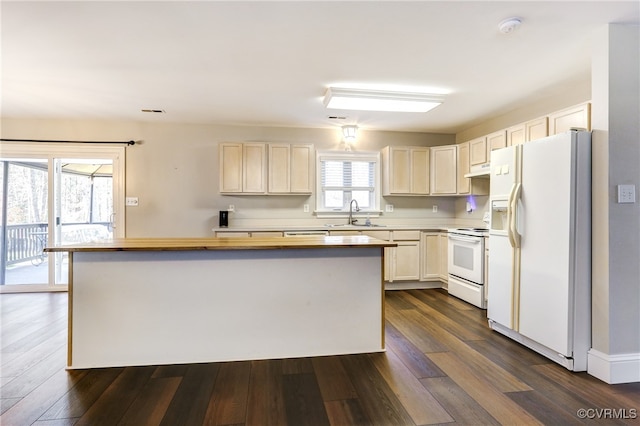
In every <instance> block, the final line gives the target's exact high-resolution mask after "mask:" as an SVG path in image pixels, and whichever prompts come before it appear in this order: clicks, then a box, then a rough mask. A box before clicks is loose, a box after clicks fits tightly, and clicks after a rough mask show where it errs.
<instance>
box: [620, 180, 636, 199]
mask: <svg viewBox="0 0 640 426" xmlns="http://www.w3.org/2000/svg"><path fill="white" fill-rule="evenodd" d="M635 202H636V186H635V185H618V203H619V204H622V203H635Z"/></svg>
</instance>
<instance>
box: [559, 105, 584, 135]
mask: <svg viewBox="0 0 640 426" xmlns="http://www.w3.org/2000/svg"><path fill="white" fill-rule="evenodd" d="M573 127H577V128H581V129H587V130H591V104H590V103H589V102H587V103H584V104H581V105H577V106H575V107H572V108H567V109H564V110H562V111H558V112H554V113H553V114H549V135H556V134H558V133H563V132H567V131H569V130H571V128H573Z"/></svg>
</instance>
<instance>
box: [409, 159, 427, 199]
mask: <svg viewBox="0 0 640 426" xmlns="http://www.w3.org/2000/svg"><path fill="white" fill-rule="evenodd" d="M410 153H411V155H410V157H411V193H412V194H414V195H428V194H429V148H411V150H410Z"/></svg>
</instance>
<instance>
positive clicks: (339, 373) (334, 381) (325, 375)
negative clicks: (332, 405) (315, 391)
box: [312, 356, 357, 402]
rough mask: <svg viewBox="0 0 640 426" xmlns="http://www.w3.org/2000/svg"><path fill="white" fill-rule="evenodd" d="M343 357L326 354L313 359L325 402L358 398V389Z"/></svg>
mask: <svg viewBox="0 0 640 426" xmlns="http://www.w3.org/2000/svg"><path fill="white" fill-rule="evenodd" d="M342 358H343V357H330V356H326V357H316V358H313V360H312V363H313V370H314V372H315V374H316V377H317V379H318V386H319V387H320V393H321V394H322V399H323V401H325V402H327V401H335V400H350V399H355V398H357V393H356V390H355V388H354V387H353V384H352V383H351V380H350V379H349V376H348V375H347V372H346V371H345V369H344V366H343V365H342Z"/></svg>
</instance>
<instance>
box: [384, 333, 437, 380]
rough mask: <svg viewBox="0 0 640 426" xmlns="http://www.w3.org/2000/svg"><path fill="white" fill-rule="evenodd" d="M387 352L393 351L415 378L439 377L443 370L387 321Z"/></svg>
mask: <svg viewBox="0 0 640 426" xmlns="http://www.w3.org/2000/svg"><path fill="white" fill-rule="evenodd" d="M385 335H386V339H385V341H386V346H387V352H388V351H393V352H394V353H395V354H396V356H398V358H400V359H401V360H402V362H403V363H404V364H405V365H406V366H407V368H409V369H410V370H411V371H412V372H413V374H414V376H416V377H417V378H420V379H421V378H424V377H441V376H444V375H445V374H444V372H443V371H442V370H440V369H439V368H438V366H437V365H435V364H434V363H433V361H431V360H430V359H429V358H427V357H426V356H425V355H424V353H422V352H421V351H420V350H419V349H418V348H417V347H416V346H415V345H414V344H413V343H411V342H410V341H409V340H408V339H406V338H405V337H404V335H403V334H402V333H401V332H400V331H399V330H398V329H397V328H395V327H394V326H393V325H392V324H391V323H390V322H389V321H386V324H385Z"/></svg>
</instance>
